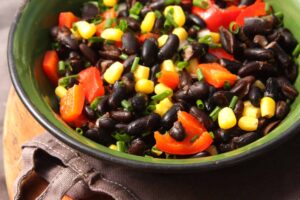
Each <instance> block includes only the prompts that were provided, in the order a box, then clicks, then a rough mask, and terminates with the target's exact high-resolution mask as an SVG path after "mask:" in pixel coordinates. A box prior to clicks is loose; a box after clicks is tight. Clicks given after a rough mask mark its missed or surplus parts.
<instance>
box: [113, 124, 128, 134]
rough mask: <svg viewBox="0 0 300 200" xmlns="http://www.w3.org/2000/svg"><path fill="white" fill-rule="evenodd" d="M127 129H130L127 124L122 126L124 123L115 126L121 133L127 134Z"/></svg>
mask: <svg viewBox="0 0 300 200" xmlns="http://www.w3.org/2000/svg"><path fill="white" fill-rule="evenodd" d="M127 127H128V125H127V124H122V123H119V124H116V126H115V128H116V130H117V131H119V132H126V129H127Z"/></svg>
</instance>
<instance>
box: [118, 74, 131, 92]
mask: <svg viewBox="0 0 300 200" xmlns="http://www.w3.org/2000/svg"><path fill="white" fill-rule="evenodd" d="M121 81H122V83H124V85H125V88H126V92H127V93H131V92H134V75H133V73H131V72H128V73H126V74H124V75H123V76H122V78H121Z"/></svg>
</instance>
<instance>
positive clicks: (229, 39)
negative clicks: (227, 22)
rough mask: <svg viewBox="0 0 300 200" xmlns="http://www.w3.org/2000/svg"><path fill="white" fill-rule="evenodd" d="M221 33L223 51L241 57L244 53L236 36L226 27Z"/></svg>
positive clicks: (221, 29)
mask: <svg viewBox="0 0 300 200" xmlns="http://www.w3.org/2000/svg"><path fill="white" fill-rule="evenodd" d="M219 32H220V37H221V38H220V39H221V43H222V47H223V49H224V50H225V51H227V52H228V53H229V54H233V55H239V54H240V53H241V52H242V51H241V46H240V44H239V42H238V41H237V40H236V38H235V37H234V35H233V34H232V33H231V32H230V31H229V30H227V29H225V28H224V27H221V28H220V30H219Z"/></svg>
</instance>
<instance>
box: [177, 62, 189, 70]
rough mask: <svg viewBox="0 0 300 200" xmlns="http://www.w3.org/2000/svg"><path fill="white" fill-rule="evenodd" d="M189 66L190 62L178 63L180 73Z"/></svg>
mask: <svg viewBox="0 0 300 200" xmlns="http://www.w3.org/2000/svg"><path fill="white" fill-rule="evenodd" d="M188 66H189V62H188V61H182V62H178V63H177V68H178V70H179V71H182V70H183V69H184V68H186V67H188Z"/></svg>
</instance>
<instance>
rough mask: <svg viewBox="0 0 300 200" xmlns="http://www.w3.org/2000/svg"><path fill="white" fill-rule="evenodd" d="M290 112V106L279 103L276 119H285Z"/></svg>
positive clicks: (277, 104) (282, 102) (283, 102)
mask: <svg viewBox="0 0 300 200" xmlns="http://www.w3.org/2000/svg"><path fill="white" fill-rule="evenodd" d="M289 112H290V106H289V105H288V104H287V103H286V102H285V101H278V102H277V103H276V118H277V119H284V118H285V117H286V116H287V114H288V113H289Z"/></svg>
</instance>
